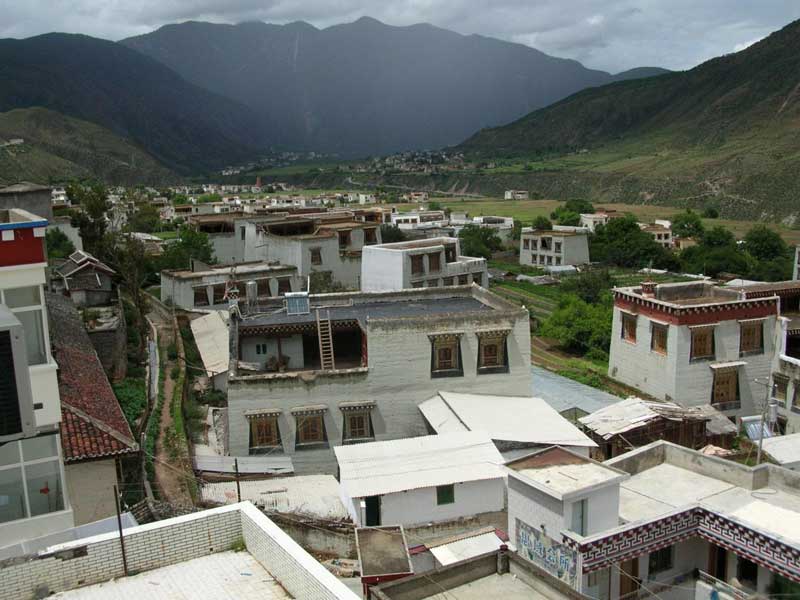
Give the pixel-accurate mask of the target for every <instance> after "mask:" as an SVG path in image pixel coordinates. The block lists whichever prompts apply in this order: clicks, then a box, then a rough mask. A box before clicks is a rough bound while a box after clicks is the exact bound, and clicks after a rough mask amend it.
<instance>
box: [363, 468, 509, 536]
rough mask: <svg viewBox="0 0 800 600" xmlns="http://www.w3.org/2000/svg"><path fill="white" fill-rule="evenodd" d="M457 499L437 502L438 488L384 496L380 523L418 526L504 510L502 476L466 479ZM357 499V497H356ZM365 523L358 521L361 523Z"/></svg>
mask: <svg viewBox="0 0 800 600" xmlns="http://www.w3.org/2000/svg"><path fill="white" fill-rule="evenodd" d="M454 491H455V502H454V503H452V504H443V505H441V506H439V505H437V504H436V488H435V487H428V488H419V489H416V490H407V491H404V492H398V493H394V494H385V495H383V496H381V525H403V526H411V525H419V524H422V523H429V522H434V523H435V522H441V521H450V520H453V519H458V518H460V517H467V516H470V515H476V514H479V513H488V512H496V511H500V510H503V508H504V504H505V498H504V496H505V482H504V481H503V478H502V477H501V478H498V479H486V480H482V481H466V482H463V483H456V484H455V486H454ZM356 502H358V499H356ZM361 525H363V523H359V526H361Z"/></svg>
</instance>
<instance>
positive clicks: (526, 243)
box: [522, 238, 531, 250]
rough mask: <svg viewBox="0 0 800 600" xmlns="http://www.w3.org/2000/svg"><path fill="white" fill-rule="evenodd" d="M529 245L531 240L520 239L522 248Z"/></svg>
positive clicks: (526, 247) (527, 247)
mask: <svg viewBox="0 0 800 600" xmlns="http://www.w3.org/2000/svg"><path fill="white" fill-rule="evenodd" d="M530 247H531V241H530V240H529V239H527V238H526V239H524V240H522V249H523V250H528V249H529V248H530Z"/></svg>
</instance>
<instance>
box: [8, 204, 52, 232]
mask: <svg viewBox="0 0 800 600" xmlns="http://www.w3.org/2000/svg"><path fill="white" fill-rule="evenodd" d="M46 226H47V219H45V218H42V217H38V216H36V215H34V214H33V213H31V212H28V211H27V210H25V209H22V208H5V209H0V229H27V228H32V227H46Z"/></svg>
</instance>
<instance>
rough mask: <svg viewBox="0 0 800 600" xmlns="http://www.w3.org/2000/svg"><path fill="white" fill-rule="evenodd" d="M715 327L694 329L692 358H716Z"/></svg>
mask: <svg viewBox="0 0 800 600" xmlns="http://www.w3.org/2000/svg"><path fill="white" fill-rule="evenodd" d="M714 355H715V352H714V328H713V327H697V328H695V329H692V348H691V354H690V357H691V360H696V359H703V358H714Z"/></svg>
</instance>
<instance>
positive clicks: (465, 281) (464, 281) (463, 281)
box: [458, 275, 469, 285]
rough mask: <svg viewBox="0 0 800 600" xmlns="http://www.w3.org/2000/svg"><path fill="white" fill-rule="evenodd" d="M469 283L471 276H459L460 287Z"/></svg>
mask: <svg viewBox="0 0 800 600" xmlns="http://www.w3.org/2000/svg"><path fill="white" fill-rule="evenodd" d="M468 283H469V275H459V276H458V285H467V284H468Z"/></svg>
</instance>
